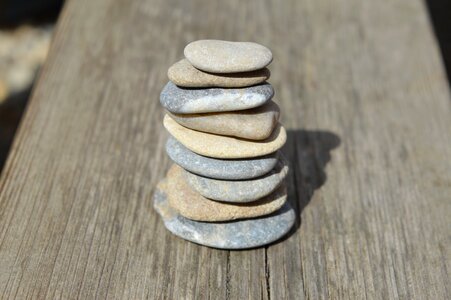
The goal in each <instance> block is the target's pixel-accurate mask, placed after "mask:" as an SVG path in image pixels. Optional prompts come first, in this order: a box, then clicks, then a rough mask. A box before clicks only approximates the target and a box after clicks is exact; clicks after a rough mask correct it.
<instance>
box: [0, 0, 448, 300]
mask: <svg viewBox="0 0 451 300" xmlns="http://www.w3.org/2000/svg"><path fill="white" fill-rule="evenodd" d="M204 38H216V39H224V40H242V41H256V42H258V43H261V44H263V45H266V46H268V47H269V48H270V49H271V50H272V51H273V55H274V61H273V63H272V64H271V65H270V69H271V72H272V76H271V79H270V82H271V83H272V84H273V86H274V88H275V90H276V96H275V98H274V99H275V101H276V102H278V103H279V105H280V106H281V111H282V122H283V123H284V124H285V126H286V128H287V129H288V138H289V140H288V143H287V145H286V146H285V148H284V153H285V154H286V156H287V157H288V159H289V161H290V167H291V172H290V175H289V178H288V182H289V199H290V201H291V202H292V204H294V205H295V207H296V210H297V214H298V221H297V224H296V226H295V228H294V229H293V230H292V232H290V234H289V235H288V236H287V237H286V238H284V239H283V240H282V241H280V242H277V243H275V244H273V245H270V246H268V247H264V248H259V249H253V250H246V251H224V250H215V249H210V248H207V247H202V246H198V245H196V244H193V243H189V242H186V241H184V240H182V239H180V238H177V237H175V236H173V235H171V234H170V233H169V232H168V231H167V230H165V228H164V226H163V223H162V221H161V219H160V218H159V217H158V215H157V214H156V213H155V212H154V211H153V209H152V203H151V196H152V193H153V191H154V190H155V185H156V184H157V182H158V181H159V180H160V179H161V178H162V177H163V176H164V174H165V172H166V170H167V169H168V167H169V165H170V161H169V159H168V157H167V156H166V154H165V151H164V143H165V141H166V138H167V137H168V134H167V132H166V131H165V130H164V129H163V126H162V119H163V114H164V112H163V109H162V107H161V106H160V104H159V101H158V98H159V93H160V91H161V89H162V87H163V86H164V84H165V83H166V81H167V76H166V71H167V69H168V67H169V66H170V65H171V64H172V63H174V62H176V61H177V60H178V59H180V58H182V56H183V48H184V46H185V45H186V44H187V43H189V42H190V41H193V40H196V39H204ZM450 103H451V102H450V94H449V86H448V83H447V79H446V75H445V70H444V67H443V64H442V61H441V58H440V55H439V50H438V47H437V42H436V40H435V38H434V35H433V32H432V29H431V25H430V22H429V19H428V14H427V11H426V9H425V6H424V3H423V2H422V1H421V0H384V1H360V0H346V1H345V0H339V1H326V0H300V1H296V0H290V1H283V2H281V1H276V0H268V1H264V2H262V1H256V0H252V1H239V0H231V1H200V0H194V1H183V0H174V1H163V0H135V1H125V0H115V1H113V0H94V1H93V0H77V1H75V0H71V1H68V2H67V3H66V5H65V8H64V10H63V12H62V15H61V16H60V19H59V21H58V26H57V30H56V34H55V37H54V40H53V43H52V47H51V50H50V54H49V58H48V60H47V62H46V64H45V66H44V68H43V70H42V72H41V74H40V78H39V81H38V84H37V86H36V87H35V89H34V92H33V96H32V99H31V101H30V103H29V105H28V108H27V111H26V113H25V116H24V119H23V120H22V123H21V126H20V129H19V131H18V134H17V136H16V138H15V142H14V144H13V146H12V150H11V153H10V155H9V158H8V160H7V163H6V165H5V168H4V170H3V173H2V177H1V181H0V267H1V272H0V295H1V296H0V298H3V299H11V298H13V297H17V298H20V299H23V298H63V299H67V298H81V299H92V298H94V297H98V298H124V299H136V298H162V299H163V298H164V299H185V298H187V299H203V298H210V299H244V298H250V299H259V298H264V299H304V298H307V299H327V298H329V299H337V298H348V299H349V298H350V299H366V298H368V299H396V298H404V299H445V298H448V299H449V297H451V292H450V285H449V283H450V278H449V277H450V276H449V270H451V250H450V249H451V236H450V232H451V230H450V220H451V207H450V206H451V205H450V204H451V203H450V202H451V201H450V200H451V199H450V198H451V159H450V158H451V110H450Z"/></svg>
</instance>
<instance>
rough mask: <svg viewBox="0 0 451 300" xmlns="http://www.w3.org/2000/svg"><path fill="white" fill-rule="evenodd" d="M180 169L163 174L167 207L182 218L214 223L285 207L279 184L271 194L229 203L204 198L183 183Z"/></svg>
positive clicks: (171, 169) (284, 193) (284, 199)
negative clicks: (249, 200) (251, 199)
mask: <svg viewBox="0 0 451 300" xmlns="http://www.w3.org/2000/svg"><path fill="white" fill-rule="evenodd" d="M183 172H184V171H183V169H182V168H180V167H179V166H177V165H175V164H174V165H173V166H172V167H171V168H170V169H169V172H168V174H167V177H166V179H167V187H166V191H167V195H168V200H169V204H170V206H171V207H172V208H174V209H175V210H177V211H178V212H179V213H180V214H181V215H182V216H184V217H186V218H188V219H191V220H196V221H206V222H218V221H230V220H236V219H245V218H255V217H259V216H264V215H267V214H270V213H272V212H274V211H276V210H278V209H279V208H280V207H282V205H283V204H285V202H286V200H287V191H286V187H285V185H284V184H282V185H281V186H280V187H279V188H278V189H277V190H276V191H274V192H273V193H272V194H270V195H268V196H266V197H264V198H262V199H260V200H257V201H254V202H249V203H245V204H231V203H225V202H219V201H213V200H210V199H207V198H205V197H203V196H202V195H200V194H199V193H197V192H196V191H194V190H193V189H192V188H191V187H190V186H189V185H188V184H187V182H186V181H185V177H184V175H183V174H184V173H183Z"/></svg>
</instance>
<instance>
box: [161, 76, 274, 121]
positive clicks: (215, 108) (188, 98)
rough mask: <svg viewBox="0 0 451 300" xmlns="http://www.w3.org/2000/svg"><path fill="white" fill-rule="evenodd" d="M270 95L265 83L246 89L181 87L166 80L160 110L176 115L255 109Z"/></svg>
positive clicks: (270, 90)
mask: <svg viewBox="0 0 451 300" xmlns="http://www.w3.org/2000/svg"><path fill="white" fill-rule="evenodd" d="M273 96H274V89H273V88H272V86H271V85H270V84H269V83H263V84H260V85H254V86H251V87H246V88H233V89H222V88H207V89H192V88H181V87H178V86H176V85H175V84H174V83H172V82H171V81H169V82H168V83H167V84H166V85H165V86H164V88H163V90H162V91H161V94H160V103H161V105H163V107H164V108H166V109H167V110H169V111H170V112H172V113H177V114H196V113H208V112H221V111H235V110H243V109H249V108H254V107H258V106H260V105H263V104H264V103H265V102H266V101H268V100H270V99H271V98H272V97H273Z"/></svg>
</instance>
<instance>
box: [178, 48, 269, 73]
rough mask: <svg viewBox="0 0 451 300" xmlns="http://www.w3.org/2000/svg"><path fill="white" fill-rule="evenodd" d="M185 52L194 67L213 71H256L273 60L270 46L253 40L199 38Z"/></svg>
mask: <svg viewBox="0 0 451 300" xmlns="http://www.w3.org/2000/svg"><path fill="white" fill-rule="evenodd" d="M184 54H185V57H186V58H187V59H188V60H189V62H190V63H191V64H192V65H193V66H194V67H196V68H198V69H200V70H202V71H206V72H213V73H235V72H248V71H254V70H258V69H262V68H264V67H266V66H267V65H269V64H270V63H271V61H272V53H271V51H270V50H269V49H268V48H266V47H265V46H262V45H259V44H257V43H251V42H229V41H220V40H199V41H195V42H192V43H189V44H188V45H187V46H186V47H185V50H184Z"/></svg>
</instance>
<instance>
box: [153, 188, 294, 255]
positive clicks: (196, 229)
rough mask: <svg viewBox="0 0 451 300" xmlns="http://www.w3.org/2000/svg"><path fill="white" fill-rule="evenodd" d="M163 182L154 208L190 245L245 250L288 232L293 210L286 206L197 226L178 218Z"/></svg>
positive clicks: (155, 197) (180, 217) (172, 230)
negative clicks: (235, 219) (233, 219)
mask: <svg viewBox="0 0 451 300" xmlns="http://www.w3.org/2000/svg"><path fill="white" fill-rule="evenodd" d="M165 188H166V179H163V181H162V182H160V183H159V184H158V186H157V190H156V192H155V194H154V199H153V201H154V208H155V210H156V211H157V212H158V214H160V216H161V217H162V219H163V222H164V225H165V226H166V228H167V229H168V230H169V231H171V232H172V233H173V234H175V235H177V236H179V237H181V238H183V239H186V240H189V241H191V242H194V243H197V244H201V245H205V246H209V247H213V248H221V249H247V248H255V247H259V246H263V245H266V244H269V243H272V242H274V241H276V240H278V239H280V238H281V237H283V236H284V235H285V234H287V233H288V231H289V230H290V229H291V227H292V226H293V224H294V222H295V213H294V209H293V208H292V207H291V206H290V204H289V203H288V202H285V204H284V205H283V206H282V207H281V208H280V209H279V210H277V211H276V212H274V213H272V214H270V215H266V216H262V217H259V218H254V219H245V220H239V221H233V222H218V223H211V222H199V221H193V220H190V219H187V218H185V217H183V216H181V215H180V214H179V213H178V212H177V211H176V210H175V209H173V208H172V207H171V206H170V205H169V201H168V197H167V194H166V189H165Z"/></svg>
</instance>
